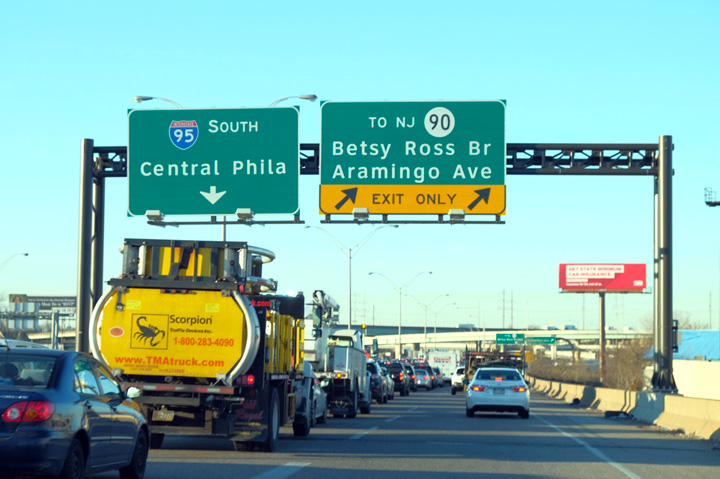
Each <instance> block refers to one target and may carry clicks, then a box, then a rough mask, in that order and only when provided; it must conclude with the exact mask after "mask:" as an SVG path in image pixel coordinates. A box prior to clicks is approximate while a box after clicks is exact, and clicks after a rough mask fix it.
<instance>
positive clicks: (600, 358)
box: [598, 292, 605, 382]
mask: <svg viewBox="0 0 720 479" xmlns="http://www.w3.org/2000/svg"><path fill="white" fill-rule="evenodd" d="M599 297H600V334H599V339H598V341H599V344H598V345H599V346H600V349H598V365H599V368H600V382H602V381H603V379H604V378H605V292H600V293H599Z"/></svg>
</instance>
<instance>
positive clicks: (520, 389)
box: [512, 386, 527, 393]
mask: <svg viewBox="0 0 720 479" xmlns="http://www.w3.org/2000/svg"><path fill="white" fill-rule="evenodd" d="M512 390H513V391H515V392H516V393H524V392H525V391H527V388H526V387H525V386H513V387H512Z"/></svg>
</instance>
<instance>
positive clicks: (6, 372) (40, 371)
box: [0, 354, 55, 388]
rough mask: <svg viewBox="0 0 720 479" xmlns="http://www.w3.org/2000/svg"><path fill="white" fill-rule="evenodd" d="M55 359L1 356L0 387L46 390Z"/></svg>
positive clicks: (30, 356) (31, 356) (25, 355)
mask: <svg viewBox="0 0 720 479" xmlns="http://www.w3.org/2000/svg"><path fill="white" fill-rule="evenodd" d="M54 367H55V358H51V357H47V356H33V355H32V354H22V355H14V354H13V355H4V356H0V386H2V387H6V386H20V387H34V388H46V387H47V386H48V381H49V380H50V376H51V375H52V371H53V369H54Z"/></svg>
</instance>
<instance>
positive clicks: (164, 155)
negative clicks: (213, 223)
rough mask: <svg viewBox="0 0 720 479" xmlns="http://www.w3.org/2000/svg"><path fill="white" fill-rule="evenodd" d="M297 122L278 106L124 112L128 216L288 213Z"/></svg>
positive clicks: (296, 160)
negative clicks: (240, 211)
mask: <svg viewBox="0 0 720 479" xmlns="http://www.w3.org/2000/svg"><path fill="white" fill-rule="evenodd" d="M298 117H299V115H298V110H297V109H295V108H283V107H278V108H234V109H207V110H192V109H175V110H132V111H131V112H130V113H129V115H128V124H129V137H128V167H127V171H128V185H129V201H128V213H129V214H130V215H132V216H141V215H145V213H146V212H147V211H149V210H154V211H160V212H161V213H162V214H163V215H233V214H235V212H236V211H237V210H238V209H250V210H252V212H253V213H269V214H294V213H296V212H297V211H298V210H299V183H300V137H299V127H298V124H299V120H298Z"/></svg>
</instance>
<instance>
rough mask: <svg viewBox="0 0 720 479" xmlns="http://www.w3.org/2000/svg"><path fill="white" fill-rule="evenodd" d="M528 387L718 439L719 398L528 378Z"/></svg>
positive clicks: (557, 396) (719, 431)
mask: <svg viewBox="0 0 720 479" xmlns="http://www.w3.org/2000/svg"><path fill="white" fill-rule="evenodd" d="M528 383H529V384H530V386H531V387H532V388H533V389H535V390H536V391H539V392H541V393H544V394H547V395H548V396H550V397H555V398H558V399H562V400H563V401H565V402H568V403H572V404H578V405H580V406H582V407H586V408H590V409H597V410H599V411H604V412H621V413H626V414H630V415H632V416H633V417H634V418H635V419H637V420H639V421H643V422H647V423H649V424H655V425H658V426H661V427H664V428H667V429H671V430H678V431H682V432H684V433H685V434H689V435H693V436H696V437H700V438H703V439H712V440H720V401H718V400H713V399H698V398H689V397H685V396H680V395H676V394H663V393H651V392H634V391H623V390H620V389H609V388H598V387H593V386H585V385H582V384H568V383H561V382H558V381H548V380H544V379H537V378H533V377H528Z"/></svg>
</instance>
